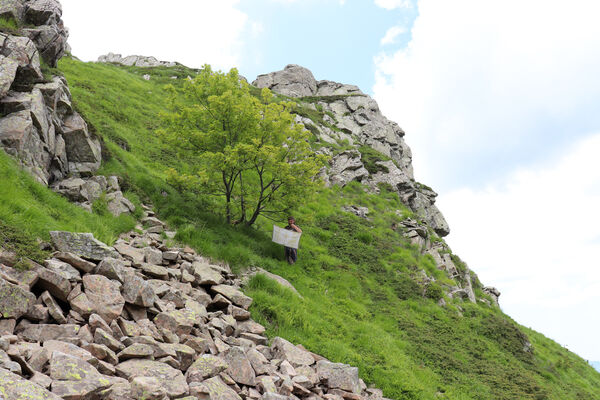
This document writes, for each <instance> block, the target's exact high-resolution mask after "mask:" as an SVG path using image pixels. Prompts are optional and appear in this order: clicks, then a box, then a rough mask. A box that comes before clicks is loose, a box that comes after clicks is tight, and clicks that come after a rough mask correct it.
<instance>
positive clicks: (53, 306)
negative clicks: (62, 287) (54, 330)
mask: <svg viewBox="0 0 600 400" xmlns="http://www.w3.org/2000/svg"><path fill="white" fill-rule="evenodd" d="M40 299H41V300H42V301H43V302H44V304H45V305H46V306H47V307H48V313H49V314H50V316H51V317H52V318H53V319H54V320H55V321H56V322H58V323H59V324H66V323H67V319H66V318H65V316H64V314H63V310H62V308H60V306H59V305H58V303H57V302H56V300H54V298H53V297H52V296H51V295H50V293H49V292H48V291H45V292H44V293H42V295H41V296H40Z"/></svg>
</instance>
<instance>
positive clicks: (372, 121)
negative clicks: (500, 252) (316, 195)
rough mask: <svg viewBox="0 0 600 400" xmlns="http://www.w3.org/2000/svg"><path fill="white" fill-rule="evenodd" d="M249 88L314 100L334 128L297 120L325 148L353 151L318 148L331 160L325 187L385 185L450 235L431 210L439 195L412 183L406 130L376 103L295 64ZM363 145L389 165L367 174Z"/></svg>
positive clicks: (353, 88) (440, 231) (434, 209)
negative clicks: (337, 146) (338, 146)
mask: <svg viewBox="0 0 600 400" xmlns="http://www.w3.org/2000/svg"><path fill="white" fill-rule="evenodd" d="M253 85H255V86H257V87H259V88H263V87H266V88H269V89H271V90H273V91H274V92H276V93H279V94H282V95H285V96H290V97H307V96H316V98H311V99H310V102H307V103H306V105H307V106H309V107H312V108H313V109H315V110H316V109H317V108H318V109H320V110H322V111H323V112H324V113H325V115H324V121H325V122H326V123H327V124H328V125H329V126H331V125H333V126H335V127H336V128H337V129H335V130H334V129H331V128H330V127H329V126H325V125H322V124H320V123H315V122H314V121H312V120H310V119H309V118H305V117H301V116H298V117H297V119H296V121H297V122H300V123H302V124H304V125H305V126H311V127H312V128H313V129H312V130H313V131H316V132H318V134H317V136H318V139H319V140H321V141H322V142H324V143H325V144H327V143H338V144H339V143H341V142H346V143H348V144H350V145H352V146H354V147H355V148H356V150H346V151H342V152H339V153H335V154H334V153H333V152H332V151H330V150H329V148H328V147H327V146H324V147H323V148H322V149H321V152H322V153H324V154H328V155H330V156H331V161H330V166H329V168H328V169H327V170H326V171H323V173H322V177H323V178H324V180H325V182H326V184H330V185H341V186H344V185H346V184H348V183H350V182H352V181H359V182H362V183H364V184H366V185H368V186H369V187H370V188H371V189H372V190H374V191H377V190H378V184H380V183H386V184H388V185H391V186H392V187H393V188H394V189H395V190H397V191H398V194H399V196H400V197H401V199H402V201H403V202H404V204H406V205H407V206H408V207H409V208H411V209H412V210H413V211H414V212H415V213H416V214H417V215H418V216H419V217H420V218H422V219H423V220H425V221H426V222H427V224H428V225H429V226H430V227H431V228H433V229H434V230H435V232H436V233H437V234H438V235H440V236H446V235H448V234H449V233H450V229H449V227H448V224H447V223H446V220H445V219H444V217H443V215H442V214H441V212H440V211H439V210H438V208H437V206H436V205H435V198H436V196H437V194H436V193H435V192H433V191H432V190H430V189H428V188H426V187H424V186H423V185H420V184H418V183H417V182H415V180H414V176H413V167H412V153H411V150H410V148H409V147H408V146H407V145H406V143H405V142H404V139H403V137H404V131H403V130H402V129H401V128H400V127H399V126H398V124H396V123H395V122H393V121H390V120H388V119H387V118H386V117H385V116H384V115H383V114H382V113H381V111H380V110H379V106H378V105H377V102H376V101H375V100H374V99H372V98H371V97H369V96H367V95H365V94H364V93H362V92H361V91H360V90H359V89H358V87H356V86H354V85H344V84H341V83H336V82H331V81H317V80H316V79H315V78H314V76H313V74H312V73H311V72H310V71H309V70H308V69H306V68H303V67H301V66H298V65H288V66H286V67H285V68H284V69H283V70H282V71H277V72H272V73H270V74H265V75H259V76H258V77H257V78H256V80H255V81H254V82H253ZM319 97H321V99H319ZM332 116H333V118H332ZM362 145H366V146H369V147H371V148H373V149H375V150H377V151H378V152H379V153H381V154H382V155H384V156H386V157H389V158H390V159H391V160H389V161H379V162H377V164H379V165H381V166H382V168H381V170H380V171H379V172H376V173H369V171H367V169H366V168H365V166H364V163H363V160H362V155H361V153H360V151H358V147H359V146H362ZM386 171H387V172H386Z"/></svg>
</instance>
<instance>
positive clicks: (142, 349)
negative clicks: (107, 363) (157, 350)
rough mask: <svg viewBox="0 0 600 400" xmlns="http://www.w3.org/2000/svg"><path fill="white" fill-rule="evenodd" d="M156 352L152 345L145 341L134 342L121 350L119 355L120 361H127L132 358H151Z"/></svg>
mask: <svg viewBox="0 0 600 400" xmlns="http://www.w3.org/2000/svg"><path fill="white" fill-rule="evenodd" d="M153 354H154V349H153V348H152V346H149V345H147V344H143V343H134V344H132V345H131V346H128V347H126V348H124V349H123V350H121V352H120V353H119V354H117V357H119V361H125V360H129V359H132V358H149V357H152V355H153Z"/></svg>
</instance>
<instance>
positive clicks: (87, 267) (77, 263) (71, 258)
mask: <svg viewBox="0 0 600 400" xmlns="http://www.w3.org/2000/svg"><path fill="white" fill-rule="evenodd" d="M54 257H55V258H58V259H59V260H61V261H64V262H66V263H69V264H71V265H72V266H73V267H75V268H77V269H78V270H79V271H81V272H84V273H89V272H92V271H93V270H94V268H96V264H94V263H92V262H89V261H86V260H84V259H83V258H81V257H79V256H77V255H75V254H73V253H69V252H62V251H61V252H58V253H56V254H54Z"/></svg>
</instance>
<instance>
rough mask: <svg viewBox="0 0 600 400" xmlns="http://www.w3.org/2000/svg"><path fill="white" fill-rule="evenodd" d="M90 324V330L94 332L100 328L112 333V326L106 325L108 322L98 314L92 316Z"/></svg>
mask: <svg viewBox="0 0 600 400" xmlns="http://www.w3.org/2000/svg"><path fill="white" fill-rule="evenodd" d="M88 323H89V325H90V328H92V329H93V330H96V329H98V328H100V329H104V330H105V331H106V332H110V330H111V329H110V326H109V325H108V324H107V323H106V321H105V320H104V319H103V318H102V317H101V316H99V315H98V314H92V315H90V318H89V320H88Z"/></svg>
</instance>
